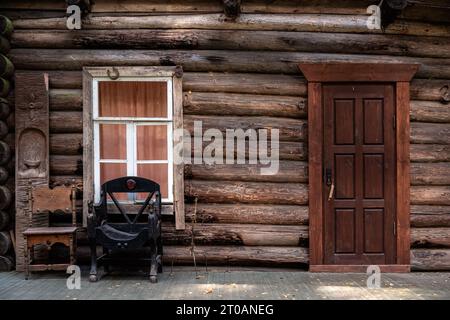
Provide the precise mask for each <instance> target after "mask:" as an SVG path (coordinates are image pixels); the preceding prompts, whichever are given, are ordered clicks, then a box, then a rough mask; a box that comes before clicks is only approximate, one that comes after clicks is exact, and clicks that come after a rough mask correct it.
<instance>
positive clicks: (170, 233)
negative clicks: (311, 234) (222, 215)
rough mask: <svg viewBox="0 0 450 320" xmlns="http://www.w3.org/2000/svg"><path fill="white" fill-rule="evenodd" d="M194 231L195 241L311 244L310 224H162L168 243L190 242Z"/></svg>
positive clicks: (235, 243) (165, 241) (295, 245)
mask: <svg viewBox="0 0 450 320" xmlns="http://www.w3.org/2000/svg"><path fill="white" fill-rule="evenodd" d="M192 227H193V228H194V231H192ZM192 232H193V233H194V241H195V244H196V245H214V244H216V245H231V244H232V245H245V246H294V247H298V246H301V247H305V246H307V245H308V227H307V226H288V225H262V224H222V223H208V224H195V225H193V224H188V225H187V226H186V229H185V230H175V226H174V225H167V224H166V225H165V224H163V227H162V234H163V241H164V243H165V244H168V245H170V244H177V245H180V244H184V245H189V244H191V241H192Z"/></svg>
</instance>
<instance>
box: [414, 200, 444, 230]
mask: <svg viewBox="0 0 450 320" xmlns="http://www.w3.org/2000/svg"><path fill="white" fill-rule="evenodd" d="M411 226H412V227H419V228H423V227H430V228H435V227H450V206H427V205H413V206H411Z"/></svg>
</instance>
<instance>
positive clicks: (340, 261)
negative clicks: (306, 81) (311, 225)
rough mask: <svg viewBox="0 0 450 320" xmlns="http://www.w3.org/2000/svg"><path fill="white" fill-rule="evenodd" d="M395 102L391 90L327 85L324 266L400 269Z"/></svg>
mask: <svg viewBox="0 0 450 320" xmlns="http://www.w3.org/2000/svg"><path fill="white" fill-rule="evenodd" d="M394 101H395V100H394V86H393V85H390V84H359V85H354V84H325V85H323V113H324V145H323V146H324V149H323V155H324V163H323V167H324V180H323V198H324V199H323V203H324V206H323V207H324V226H323V227H324V263H325V264H337V265H370V264H380V265H382V264H393V263H395V243H396V237H395V232H396V231H395V228H396V227H395V221H396V220H395V200H396V195H395V192H396V191H395V190H396V189H395V186H396V180H395V179H396V178H395V177H396V167H395V166H396V154H395V137H396V134H395V133H396V131H395V106H394V104H395V102H394ZM331 189H334V190H331ZM330 192H331V193H332V194H331V195H330Z"/></svg>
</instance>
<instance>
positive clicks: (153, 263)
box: [150, 240, 158, 283]
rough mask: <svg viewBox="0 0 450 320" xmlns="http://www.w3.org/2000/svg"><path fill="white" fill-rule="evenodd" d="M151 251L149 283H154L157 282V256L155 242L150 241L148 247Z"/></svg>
mask: <svg viewBox="0 0 450 320" xmlns="http://www.w3.org/2000/svg"><path fill="white" fill-rule="evenodd" d="M150 249H151V253H150V254H151V257H150V282H151V283H156V282H158V278H157V276H158V262H157V254H158V247H157V244H156V241H155V240H152V241H151V245H150Z"/></svg>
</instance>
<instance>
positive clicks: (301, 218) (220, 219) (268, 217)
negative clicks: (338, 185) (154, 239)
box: [185, 203, 308, 225]
mask: <svg viewBox="0 0 450 320" xmlns="http://www.w3.org/2000/svg"><path fill="white" fill-rule="evenodd" d="M185 210H186V211H185V214H186V221H187V222H193V221H194V219H196V221H197V222H198V223H238V224H244V223H245V224H270V225H278V224H286V225H307V224H308V207H307V206H289V205H248V204H247V205H243V204H240V205H237V204H217V203H214V204H205V203H198V204H197V210H196V211H195V205H194V204H186V205H185Z"/></svg>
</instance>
